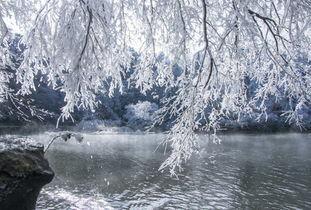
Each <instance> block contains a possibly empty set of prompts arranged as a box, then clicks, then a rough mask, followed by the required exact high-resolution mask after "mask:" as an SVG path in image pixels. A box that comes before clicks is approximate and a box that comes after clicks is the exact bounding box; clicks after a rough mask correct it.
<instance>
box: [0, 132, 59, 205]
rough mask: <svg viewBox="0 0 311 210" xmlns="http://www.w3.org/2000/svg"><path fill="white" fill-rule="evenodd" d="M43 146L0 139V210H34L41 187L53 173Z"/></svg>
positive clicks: (22, 141) (23, 141) (13, 139)
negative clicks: (45, 156)
mask: <svg viewBox="0 0 311 210" xmlns="http://www.w3.org/2000/svg"><path fill="white" fill-rule="evenodd" d="M43 148H44V147H43V145H42V144H39V143H34V142H32V141H31V139H26V138H10V139H7V138H0V209H2V210H9V209H12V210H15V209H16V210H19V209H22V210H24V209H25V210H31V209H35V207H36V201H37V197H38V195H39V192H40V190H41V189H42V187H43V186H44V185H45V184H47V183H49V182H51V181H52V179H53V177H54V172H53V171H52V169H51V168H50V166H49V163H48V161H47V160H46V159H45V158H44V152H43Z"/></svg>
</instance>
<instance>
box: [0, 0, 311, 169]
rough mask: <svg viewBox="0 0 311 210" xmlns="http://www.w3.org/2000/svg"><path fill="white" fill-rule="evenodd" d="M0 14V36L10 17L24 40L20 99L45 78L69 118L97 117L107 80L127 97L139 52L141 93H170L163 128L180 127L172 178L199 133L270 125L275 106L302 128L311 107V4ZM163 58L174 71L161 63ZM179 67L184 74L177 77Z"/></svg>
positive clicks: (137, 0)
mask: <svg viewBox="0 0 311 210" xmlns="http://www.w3.org/2000/svg"><path fill="white" fill-rule="evenodd" d="M21 6H23V7H24V9H22V10H21V8H22V7H21ZM0 8H1V15H2V16H1V19H0V20H1V23H2V26H1V37H5V36H6V34H7V31H8V30H7V28H8V24H5V21H3V20H5V19H4V16H6V15H8V14H10V15H11V18H15V19H17V22H18V25H19V26H20V27H21V28H22V31H23V32H24V43H25V44H26V46H27V50H26V51H25V52H24V60H23V62H22V65H21V66H20V67H19V68H18V71H17V78H18V82H19V83H20V84H21V89H20V93H21V94H29V93H30V92H31V91H32V90H34V89H35V85H34V77H35V75H36V74H37V73H38V72H43V73H44V74H46V75H47V76H48V79H49V82H50V83H51V84H52V85H53V87H54V88H57V89H60V90H61V91H62V92H63V93H64V94H65V103H66V105H65V106H64V107H63V108H62V113H63V114H62V116H61V117H62V118H69V117H70V116H71V113H72V112H73V111H74V108H75V107H78V108H88V109H91V110H93V109H94V108H95V106H96V104H97V101H96V97H95V96H96V93H97V92H99V91H102V82H103V81H109V84H110V86H109V88H107V90H105V91H106V92H108V93H109V94H110V95H112V94H113V93H114V91H115V90H116V89H118V90H119V91H121V92H122V90H123V83H122V75H124V74H125V73H126V71H127V69H128V68H129V67H130V63H131V60H132V57H133V54H132V50H131V49H132V48H134V49H135V50H136V51H137V52H138V53H139V54H140V59H139V62H137V64H135V71H134V72H133V76H132V78H131V79H134V81H135V83H136V86H137V87H139V88H140V89H141V91H142V92H146V91H148V90H150V89H151V88H152V87H153V86H154V85H157V86H163V87H166V91H167V93H168V94H167V97H165V98H164V99H163V106H162V107H161V110H160V111H159V112H158V113H159V116H158V123H161V122H162V121H163V120H164V119H165V118H167V117H170V118H172V119H174V120H175V124H174V126H173V128H172V129H171V133H170V135H169V136H170V138H169V139H168V142H169V143H171V146H172V151H173V152H172V155H171V156H170V157H169V158H168V159H167V161H166V162H165V163H164V164H163V165H162V167H161V169H162V168H164V167H166V166H169V167H170V168H171V169H172V170H171V172H172V173H173V172H174V171H176V169H177V168H179V167H180V166H181V164H182V162H184V161H186V160H187V159H188V158H189V157H190V155H191V154H192V153H193V151H196V150H197V143H196V134H195V132H196V131H197V130H205V131H210V132H213V133H214V134H215V133H216V131H217V130H218V129H220V128H221V126H220V121H221V120H222V119H224V118H229V117H232V116H234V117H236V118H237V119H238V120H239V119H240V118H241V116H247V115H249V116H253V113H255V112H256V113H260V114H259V115H258V116H257V117H258V119H262V118H265V117H266V116H267V109H268V108H267V104H269V103H270V102H268V101H269V100H270V99H271V98H273V100H274V101H276V102H277V101H278V100H279V99H280V98H281V97H282V98H284V97H285V98H286V99H287V100H288V101H289V104H290V108H289V109H288V111H286V112H285V113H283V114H284V115H286V116H287V118H288V121H289V122H291V123H296V124H297V125H298V126H299V125H301V119H302V118H301V114H300V112H299V111H298V110H302V109H303V108H308V107H310V95H311V90H310V84H311V76H310V64H311V62H310V58H311V57H310V53H311V45H310V43H311V42H310V39H311V36H310V34H311V27H310V24H311V16H310V14H311V3H310V1H309V0H265V1H262V0H252V1H249V0H221V1H219V0H209V1H207V0H190V1H187V0H148V1H147V0H45V1H36V0H30V1H25V0H16V1H15V0H14V1H13V0H10V1H2V2H1V6H0ZM34 11H35V12H34ZM13 14H15V15H13ZM33 14H35V16H33ZM30 26H31V27H30ZM160 52H161V53H163V54H164V55H165V56H167V57H168V60H169V62H167V60H165V61H164V60H158V59H156V58H157V55H158V54H159V53H160ZM174 66H179V67H180V68H181V69H183V72H182V74H181V75H179V76H178V77H177V78H176V77H175V76H174V74H173V70H172V69H173V67H174ZM155 68H156V69H157V72H156V73H155V71H154V69H155ZM249 81H251V83H252V84H255V86H256V88H255V89H254V90H253V92H252V94H249V92H250V91H249V88H250V86H249V84H250V83H249ZM0 89H1V88H0ZM2 89H3V87H2ZM172 90H177V93H176V94H170V93H169V92H170V91H172ZM215 138H217V137H216V136H215Z"/></svg>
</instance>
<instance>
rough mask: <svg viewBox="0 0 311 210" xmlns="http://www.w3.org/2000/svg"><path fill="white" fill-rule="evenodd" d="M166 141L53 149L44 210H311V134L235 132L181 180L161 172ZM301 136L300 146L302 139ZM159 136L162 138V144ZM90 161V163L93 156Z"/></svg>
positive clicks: (100, 141)
mask: <svg viewBox="0 0 311 210" xmlns="http://www.w3.org/2000/svg"><path fill="white" fill-rule="evenodd" d="M162 137H163V136H159V137H158V136H157V135H151V136H148V135H139V136H135V135H131V136H129V137H124V136H123V137H122V138H121V140H119V139H118V138H119V137H118V135H115V136H114V137H113V138H112V137H109V139H108V140H107V139H106V137H105V136H97V137H94V136H85V139H87V142H89V144H86V143H81V144H79V145H75V144H73V143H71V144H68V145H66V144H64V143H60V144H59V145H57V144H56V145H54V146H53V147H52V148H51V150H50V151H49V153H48V159H49V161H50V163H51V165H52V167H53V168H54V169H55V172H56V178H55V179H54V181H53V182H52V183H51V184H50V185H49V186H47V187H46V188H45V189H44V190H43V192H42V193H41V195H40V198H39V201H38V206H37V208H38V209H308V208H310V206H311V199H310V198H311V179H310V177H311V153H310V151H311V136H310V135H309V136H308V135H304V134H301V135H296V134H295V135H285V134H284V135H262V136H256V135H232V136H227V137H225V138H224V139H223V142H222V144H220V145H213V144H207V143H204V142H203V143H202V146H203V148H204V150H203V151H202V153H201V154H200V156H194V157H193V158H192V159H191V161H189V162H188V163H187V164H186V165H185V167H184V171H183V172H182V173H181V174H180V176H179V179H175V178H171V177H169V175H168V174H167V173H160V172H158V170H157V168H158V167H159V166H160V164H161V163H162V161H163V160H164V159H165V156H164V155H163V154H162V153H161V152H159V151H157V152H153V151H154V149H155V147H156V146H157V143H158V142H159V141H160V140H162ZM298 137H299V140H298V141H299V142H297V138H298ZM159 139H160V140H159ZM90 157H91V158H90Z"/></svg>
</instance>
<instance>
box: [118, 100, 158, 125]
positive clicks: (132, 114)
mask: <svg viewBox="0 0 311 210" xmlns="http://www.w3.org/2000/svg"><path fill="white" fill-rule="evenodd" d="M125 109H126V113H125V115H124V117H125V119H127V121H128V125H129V126H133V127H145V126H148V125H150V124H152V120H154V118H155V113H156V111H158V109H159V107H158V105H157V104H155V103H150V102H149V101H139V102H138V103H137V104H130V105H127V106H126V107H125Z"/></svg>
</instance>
